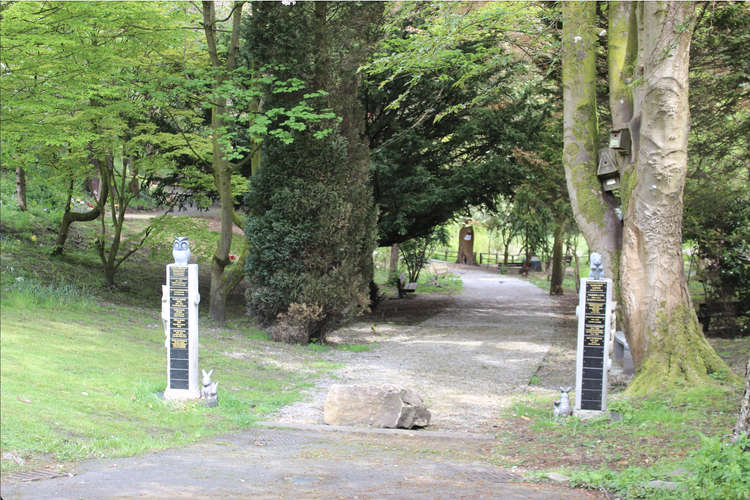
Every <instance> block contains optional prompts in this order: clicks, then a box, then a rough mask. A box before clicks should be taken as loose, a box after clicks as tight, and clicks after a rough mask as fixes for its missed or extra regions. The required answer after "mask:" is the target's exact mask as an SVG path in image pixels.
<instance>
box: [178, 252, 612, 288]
mask: <svg viewBox="0 0 750 500" xmlns="http://www.w3.org/2000/svg"><path fill="white" fill-rule="evenodd" d="M175 244H176V243H175ZM589 262H590V263H591V271H590V272H589V278H591V279H592V280H600V279H603V278H604V266H603V265H602V256H601V254H598V253H592V254H591V257H590V259H589Z"/></svg>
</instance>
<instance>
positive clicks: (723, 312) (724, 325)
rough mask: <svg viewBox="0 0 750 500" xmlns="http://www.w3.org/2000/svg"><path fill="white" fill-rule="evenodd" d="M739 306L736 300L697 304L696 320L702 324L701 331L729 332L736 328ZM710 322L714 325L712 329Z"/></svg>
mask: <svg viewBox="0 0 750 500" xmlns="http://www.w3.org/2000/svg"><path fill="white" fill-rule="evenodd" d="M739 306H740V303H739V301H736V300H733V301H724V302H708V303H705V302H704V303H702V304H698V321H699V322H700V323H701V325H702V326H703V333H705V334H708V333H709V331H710V332H711V333H713V334H715V335H723V334H731V333H732V330H734V329H736V328H737V317H738V316H739V309H740V307H739ZM711 323H713V324H714V325H715V326H714V328H713V329H711V328H710V325H711Z"/></svg>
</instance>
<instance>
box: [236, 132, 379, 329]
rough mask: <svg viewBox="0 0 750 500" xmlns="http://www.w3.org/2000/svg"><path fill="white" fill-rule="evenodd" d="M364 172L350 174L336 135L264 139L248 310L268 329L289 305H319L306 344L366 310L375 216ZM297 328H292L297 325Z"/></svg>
mask: <svg viewBox="0 0 750 500" xmlns="http://www.w3.org/2000/svg"><path fill="white" fill-rule="evenodd" d="M366 172H367V170H366V167H365V168H364V169H356V168H352V166H351V165H350V161H349V157H348V155H347V143H346V141H345V140H344V139H343V137H341V136H340V135H339V134H337V133H333V134H330V135H329V136H328V137H326V138H325V139H323V140H318V139H315V138H314V137H312V136H311V135H310V134H299V135H298V136H297V138H296V139H295V142H294V144H292V145H290V146H285V145H283V144H281V143H279V142H276V141H269V143H268V144H267V146H266V160H265V162H264V164H263V166H262V168H261V169H260V170H259V172H258V173H257V174H256V175H255V176H254V177H253V181H252V191H251V193H250V195H249V196H248V198H247V202H248V207H249V210H250V213H251V215H250V216H249V217H248V225H247V232H246V234H248V235H251V236H252V237H251V238H250V251H249V256H248V259H247V262H246V276H247V278H248V281H249V284H250V288H249V291H248V293H247V295H246V297H247V304H248V310H249V312H250V313H251V314H252V315H254V316H256V317H257V318H258V320H259V321H260V322H261V323H262V324H266V325H267V324H270V323H272V322H273V321H274V320H276V319H277V318H278V316H279V314H281V313H286V312H287V311H288V309H289V307H290V305H291V304H295V303H296V304H308V305H311V304H315V305H317V306H320V307H321V314H320V315H319V316H317V319H315V320H310V321H306V322H303V324H304V327H305V328H306V329H307V333H308V338H319V339H321V340H324V336H325V333H326V332H327V331H329V330H330V329H332V328H334V327H336V326H337V325H339V324H340V323H341V322H342V321H345V320H348V319H350V318H352V317H354V316H356V315H357V314H359V313H360V312H362V311H364V310H365V309H367V308H368V306H369V303H370V288H369V283H370V281H371V278H372V251H373V249H374V248H375V210H374V207H373V204H372V195H371V193H370V188H369V183H368V182H367V177H366V175H367V173H366ZM295 324H296V323H295Z"/></svg>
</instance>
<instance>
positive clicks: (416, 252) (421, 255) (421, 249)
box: [398, 227, 448, 282]
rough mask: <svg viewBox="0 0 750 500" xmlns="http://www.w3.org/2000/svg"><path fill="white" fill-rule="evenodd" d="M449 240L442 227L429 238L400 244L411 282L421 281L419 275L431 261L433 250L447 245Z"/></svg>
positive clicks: (424, 237)
mask: <svg viewBox="0 0 750 500" xmlns="http://www.w3.org/2000/svg"><path fill="white" fill-rule="evenodd" d="M447 239H448V238H447V232H446V231H445V228H442V227H440V228H438V229H437V230H436V231H434V232H432V233H431V234H429V235H427V236H422V237H419V238H412V239H411V240H407V241H404V242H402V243H399V246H398V249H399V251H400V252H401V258H402V260H403V262H404V264H405V265H406V269H407V271H408V273H409V281H413V282H415V281H417V280H418V279H419V274H420V273H421V271H422V269H423V268H424V266H425V265H426V264H427V262H428V261H429V259H430V255H432V252H433V250H434V249H435V248H436V247H437V246H438V245H445V244H447Z"/></svg>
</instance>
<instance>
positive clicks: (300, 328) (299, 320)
mask: <svg viewBox="0 0 750 500" xmlns="http://www.w3.org/2000/svg"><path fill="white" fill-rule="evenodd" d="M322 318H323V308H322V307H321V306H319V305H317V304H312V305H308V304H290V305H289V310H288V311H287V312H285V313H280V314H279V316H278V321H277V322H276V324H275V325H274V326H273V328H271V339H272V340H275V341H277V342H286V343H288V344H307V343H308V342H309V341H310V332H312V331H314V329H315V325H316V324H317V323H318V322H319V321H320V320H321V319H322Z"/></svg>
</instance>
